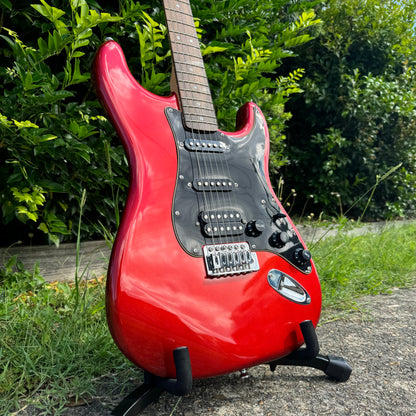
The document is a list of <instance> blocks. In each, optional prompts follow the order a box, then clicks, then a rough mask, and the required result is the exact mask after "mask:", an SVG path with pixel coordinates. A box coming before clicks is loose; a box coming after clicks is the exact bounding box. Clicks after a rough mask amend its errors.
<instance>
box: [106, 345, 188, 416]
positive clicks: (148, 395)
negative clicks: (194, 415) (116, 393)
mask: <svg viewBox="0 0 416 416" xmlns="http://www.w3.org/2000/svg"><path fill="white" fill-rule="evenodd" d="M173 361H174V363H175V369H176V379H169V378H163V377H158V376H155V375H153V374H151V373H149V372H147V371H145V372H144V383H143V384H142V385H141V386H140V387H138V388H137V389H136V390H134V391H132V392H131V393H130V394H129V395H128V396H127V397H125V398H124V399H123V400H122V401H121V402H120V404H119V405H118V406H117V407H116V408H115V409H114V410H113V412H112V414H113V415H114V416H136V415H138V414H139V413H140V412H141V411H142V410H144V409H145V408H146V407H147V406H148V405H149V404H151V403H154V402H157V401H158V400H159V397H160V395H161V394H162V393H163V392H164V391H167V392H168V393H171V394H174V395H176V396H184V395H186V394H188V393H190V391H191V390H192V369H191V360H190V358H189V351H188V348H187V347H179V348H176V349H175V350H173Z"/></svg>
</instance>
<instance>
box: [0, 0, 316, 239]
mask: <svg viewBox="0 0 416 416" xmlns="http://www.w3.org/2000/svg"><path fill="white" fill-rule="evenodd" d="M191 3H192V6H193V8H194V13H195V17H196V24H197V27H198V32H199V33H200V37H201V46H202V52H203V54H204V55H205V59H206V64H207V74H208V77H209V80H210V84H211V88H212V95H213V98H214V102H215V105H216V108H217V109H218V120H219V124H220V125H221V126H222V128H223V129H226V130H231V131H232V130H234V119H235V114H236V111H237V109H238V108H239V107H240V106H241V105H242V104H243V103H244V102H245V101H249V100H254V101H256V102H257V103H258V104H260V105H261V106H262V108H263V110H264V112H265V115H266V117H267V118H268V121H269V125H270V131H271V139H272V155H271V159H272V161H273V164H274V166H275V167H278V166H280V165H282V164H284V163H285V157H284V155H283V149H284V145H283V140H284V135H283V128H284V126H285V122H286V120H287V119H288V118H289V117H290V114H288V113H287V112H285V110H284V104H285V102H286V101H287V100H288V98H289V96H290V95H292V94H294V93H297V92H300V91H301V90H300V88H299V87H298V81H299V79H300V77H301V76H302V71H301V70H298V69H297V68H295V69H294V70H292V71H291V73H290V74H289V75H287V74H280V76H278V75H277V73H276V70H277V68H278V67H280V66H281V64H282V62H283V60H284V59H286V58H288V57H291V56H293V55H294V51H295V49H296V48H298V47H299V46H300V45H302V44H303V43H305V42H307V41H309V40H310V39H311V36H310V34H309V32H310V27H313V26H315V25H317V24H318V23H319V21H318V20H317V19H316V18H315V14H314V12H313V11H311V10H310V9H311V7H313V5H314V4H315V3H314V2H308V1H296V2H292V1H289V0H280V1H271V0H268V1H264V2H261V3H258V2H255V1H253V0H238V1H222V2H216V1H196V0H195V1H192V2H191ZM0 5H1V7H2V12H1V13H2V22H3V23H2V27H1V28H0V29H1V30H0V40H1V42H2V43H1V44H0V56H1V59H2V63H3V65H2V67H1V68H0V83H1V85H2V93H1V96H0V108H1V110H0V133H1V137H2V139H1V142H0V159H1V161H2V163H1V167H0V178H1V184H2V186H1V188H0V205H1V208H2V224H1V225H0V229H1V234H2V240H3V241H2V242H1V243H2V244H10V243H12V242H13V241H16V240H17V239H21V240H24V241H28V240H29V238H28V235H30V236H31V238H34V241H35V242H40V241H43V240H45V237H47V239H48V240H49V241H51V242H53V243H55V244H59V242H60V241H62V240H63V239H73V234H75V231H74V227H73V224H74V223H76V221H77V218H78V217H79V214H80V213H79V206H80V200H81V196H82V193H83V191H84V190H85V189H86V190H87V199H86V203H85V206H84V208H83V209H84V212H83V219H84V222H83V224H82V229H81V231H82V235H83V238H93V237H94V235H95V234H96V233H97V232H100V229H104V230H105V232H106V233H107V232H109V231H111V230H112V231H115V229H116V228H117V225H118V218H119V210H120V206H122V205H123V201H124V198H125V195H126V192H127V188H128V182H127V178H128V172H127V163H126V160H125V157H124V153H123V150H122V148H121V146H120V144H119V141H118V140H117V138H116V137H115V134H114V131H113V129H112V127H111V126H110V125H109V123H108V121H107V119H106V118H105V115H104V114H103V112H102V109H101V107H100V106H99V104H98V102H97V100H96V97H95V95H94V94H93V91H92V88H91V81H90V66H91V62H92V59H93V56H94V53H95V51H96V49H97V48H98V46H99V44H100V43H101V42H102V41H103V40H104V38H105V37H107V36H111V37H113V38H114V39H115V40H117V41H119V42H120V43H121V45H122V47H123V50H124V52H125V54H126V56H127V58H128V62H129V65H130V67H131V68H132V72H133V74H134V75H135V76H136V77H137V79H138V80H139V82H140V83H141V84H142V85H143V86H144V87H145V88H147V89H149V90H151V91H152V92H154V93H156V94H168V93H169V90H170V87H169V78H170V73H171V63H170V59H168V58H169V57H170V51H169V44H168V41H167V33H166V27H165V25H164V17H163V11H162V10H161V7H160V6H161V5H160V4H157V5H154V6H152V7H149V6H145V5H144V4H143V5H142V4H140V2H135V1H131V0H120V1H119V2H118V4H114V3H113V2H106V1H104V0H102V1H98V2H97V1H95V0H70V1H63V0H39V3H37V4H33V5H28V4H27V3H26V2H23V1H16V2H13V3H12V2H9V1H8V0H1V3H0ZM97 224H102V225H101V226H98V225H97ZM33 236H34V237H33ZM42 236H44V237H42Z"/></svg>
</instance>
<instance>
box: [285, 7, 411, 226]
mask: <svg viewBox="0 0 416 416" xmlns="http://www.w3.org/2000/svg"><path fill="white" fill-rule="evenodd" d="M411 3H412V2H411ZM411 3H409V2H396V1H379V0H365V1H362V0H353V1H348V2H345V1H340V0H328V1H327V2H325V7H323V8H321V10H320V11H319V12H317V14H318V15H319V17H321V18H322V20H323V25H322V26H321V27H320V32H319V33H316V38H315V39H314V40H313V41H312V42H310V43H308V45H307V46H306V47H305V48H303V50H302V53H299V54H298V56H297V57H296V58H295V59H294V60H293V63H292V64H293V65H294V66H302V67H305V70H306V76H305V77H304V78H303V80H302V81H301V86H302V88H303V89H304V94H303V95H302V96H297V97H296V99H295V100H292V101H290V102H289V103H288V108H289V110H290V111H292V112H293V114H294V117H293V118H292V119H291V120H290V121H289V129H288V136H289V137H290V140H289V142H288V156H289V158H290V161H291V162H290V166H289V167H288V168H287V169H286V172H285V173H286V175H285V176H286V179H287V181H286V182H290V187H293V188H296V190H297V191H298V194H299V195H309V194H311V193H312V194H314V196H315V198H314V201H315V203H316V205H315V207H314V209H315V211H317V212H320V211H325V212H326V213H328V214H331V215H334V214H340V211H339V209H338V207H339V204H338V202H339V200H341V202H342V209H343V211H344V212H345V211H346V210H348V209H350V208H351V207H352V206H353V204H355V202H356V201H357V200H358V199H359V198H360V196H361V195H363V194H364V193H365V192H366V191H367V190H368V189H369V188H370V187H371V186H372V185H373V184H374V183H376V181H377V177H381V176H383V175H384V173H385V172H387V171H389V170H390V169H391V168H393V167H395V166H398V165H399V164H400V163H402V167H401V169H400V170H397V171H396V172H395V173H394V175H391V176H390V177H388V178H386V179H385V180H384V181H383V182H382V183H380V184H379V185H378V187H377V189H376V191H375V193H374V195H373V201H372V203H371V205H370V207H369V209H368V210H367V219H376V218H383V217H386V216H387V217H395V216H405V215H414V214H415V213H416V211H415V205H414V202H413V201H414V199H415V195H416V159H415V154H416V130H415V121H414V120H415V116H416V98H415V95H414V89H415V87H416V79H415V69H414V65H415V63H416V54H415V47H414V45H415V34H414V23H415V15H414V4H411ZM289 70H290V67H289ZM366 203H367V201H366V199H365V198H363V199H362V200H361V201H360V202H359V203H358V204H356V205H355V208H354V209H353V211H351V212H350V213H351V214H354V215H355V216H359V215H361V212H362V210H363V209H364V208H365V205H366ZM302 206H303V203H302V201H300V203H299V204H298V209H299V211H300V210H301V209H302Z"/></svg>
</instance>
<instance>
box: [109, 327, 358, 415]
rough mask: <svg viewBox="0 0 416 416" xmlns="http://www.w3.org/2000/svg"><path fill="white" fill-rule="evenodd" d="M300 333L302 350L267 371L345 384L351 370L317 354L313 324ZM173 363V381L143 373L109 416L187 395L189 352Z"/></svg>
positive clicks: (184, 349)
mask: <svg viewBox="0 0 416 416" xmlns="http://www.w3.org/2000/svg"><path fill="white" fill-rule="evenodd" d="M300 329H301V331H302V335H303V339H304V341H305V347H303V348H299V349H298V350H296V351H294V352H293V353H292V354H290V355H288V356H287V357H284V358H280V359H279V360H276V361H272V362H270V363H268V364H269V366H270V370H271V371H274V370H275V369H276V367H277V366H278V365H290V366H302V367H312V368H316V369H318V370H322V371H323V372H324V373H325V374H326V375H327V376H328V377H330V378H332V379H334V380H336V381H340V382H342V381H347V380H348V379H349V377H350V374H351V371H352V369H351V367H350V366H349V364H348V363H347V362H346V361H345V360H344V359H343V358H341V357H335V356H332V355H327V356H324V355H321V354H319V343H318V338H317V336H316V332H315V328H314V326H313V324H312V322H311V321H304V322H302V323H300ZM173 360H174V363H175V368H176V379H167V378H163V377H157V376H155V375H153V374H150V373H148V372H146V371H145V373H144V383H143V384H142V385H141V386H140V387H138V388H137V389H136V390H134V391H133V392H132V393H130V394H129V395H128V396H127V397H126V398H124V399H123V401H122V402H121V403H120V404H119V405H118V406H117V407H116V408H115V409H114V410H113V412H112V414H113V415H114V416H136V415H138V414H139V413H140V412H141V411H142V410H144V409H145V408H146V407H147V406H148V405H149V404H151V403H154V402H157V401H158V400H159V397H160V395H161V394H162V393H163V392H164V391H167V392H168V393H171V394H174V395H176V396H184V395H186V394H188V393H190V392H191V389H192V370H191V360H190V358H189V351H188V348H187V347H180V348H176V349H175V350H173Z"/></svg>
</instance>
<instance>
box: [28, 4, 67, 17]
mask: <svg viewBox="0 0 416 416" xmlns="http://www.w3.org/2000/svg"><path fill="white" fill-rule="evenodd" d="M40 1H41V3H42V4H43V6H42V5H40V4H31V6H32V7H33V8H34V9H35V10H36V11H37V12H38V13H40V14H41V15H42V16H44V17H46V18H47V19H49V20H50V21H51V22H52V23H55V22H57V21H58V20H59V18H60V17H62V16H63V15H64V14H65V12H64V11H63V10H61V9H57V8H56V7H52V6H49V4H48V3H46V1H45V0H40Z"/></svg>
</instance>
